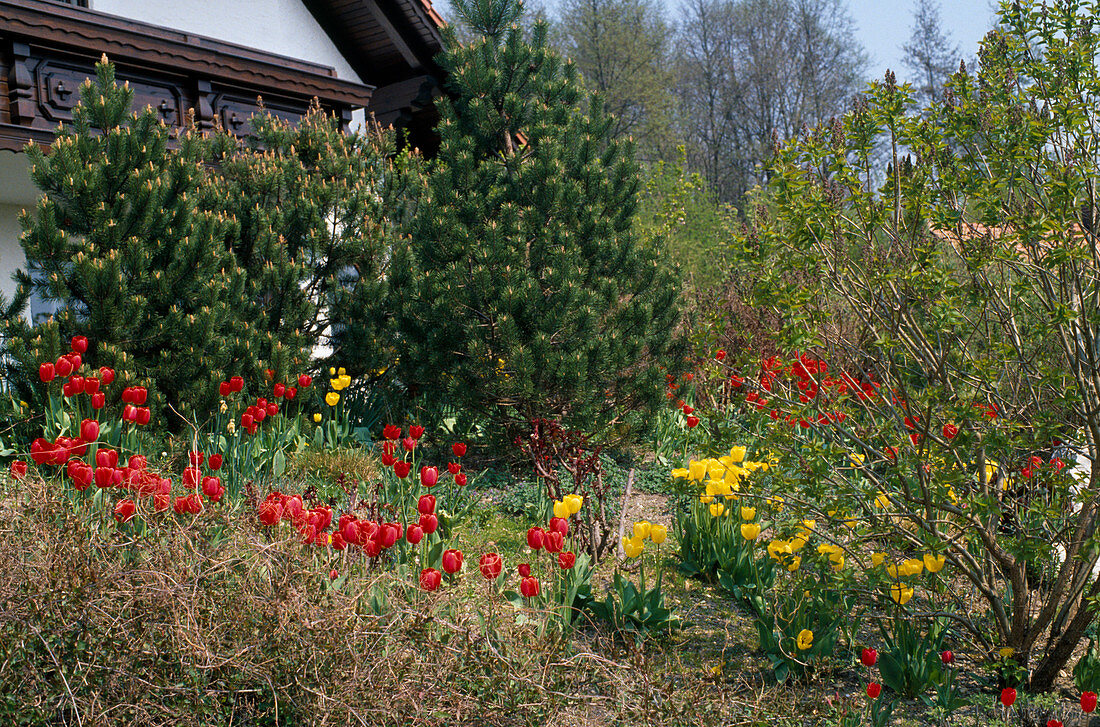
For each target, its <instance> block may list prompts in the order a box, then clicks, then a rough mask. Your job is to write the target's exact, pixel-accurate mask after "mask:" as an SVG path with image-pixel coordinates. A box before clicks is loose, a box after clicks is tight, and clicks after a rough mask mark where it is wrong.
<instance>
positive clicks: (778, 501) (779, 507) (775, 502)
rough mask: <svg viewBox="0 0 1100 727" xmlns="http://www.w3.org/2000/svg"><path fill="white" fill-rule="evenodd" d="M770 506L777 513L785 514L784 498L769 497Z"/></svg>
mask: <svg viewBox="0 0 1100 727" xmlns="http://www.w3.org/2000/svg"><path fill="white" fill-rule="evenodd" d="M768 504H769V505H771V506H772V507H774V508H775V511H776V512H783V498H782V497H779V496H775V497H769V498H768Z"/></svg>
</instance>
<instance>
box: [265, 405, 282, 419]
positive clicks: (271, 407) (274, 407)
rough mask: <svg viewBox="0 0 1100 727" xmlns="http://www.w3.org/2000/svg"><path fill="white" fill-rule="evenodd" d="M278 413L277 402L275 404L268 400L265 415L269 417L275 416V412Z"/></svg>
mask: <svg viewBox="0 0 1100 727" xmlns="http://www.w3.org/2000/svg"><path fill="white" fill-rule="evenodd" d="M278 413H279V405H278V404H276V403H275V402H273V401H272V402H269V403H268V405H267V415H268V416H269V417H273V416H275V415H276V414H278Z"/></svg>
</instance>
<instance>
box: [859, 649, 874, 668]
mask: <svg viewBox="0 0 1100 727" xmlns="http://www.w3.org/2000/svg"><path fill="white" fill-rule="evenodd" d="M859 661H860V663H861V664H863V666H866V667H872V666H874V665H875V662H877V661H878V652H877V651H875V650H874V649H864V650H863V652H862V653H860V655H859Z"/></svg>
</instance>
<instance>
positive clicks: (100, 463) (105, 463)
mask: <svg viewBox="0 0 1100 727" xmlns="http://www.w3.org/2000/svg"><path fill="white" fill-rule="evenodd" d="M95 463H96V466H97V467H118V452H117V451H115V450H113V449H100V450H99V451H97V452H96V453H95Z"/></svg>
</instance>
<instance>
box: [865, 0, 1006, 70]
mask: <svg viewBox="0 0 1100 727" xmlns="http://www.w3.org/2000/svg"><path fill="white" fill-rule="evenodd" d="M848 2H849V9H850V10H851V13H852V19H853V20H855V22H856V26H857V28H858V30H857V37H858V38H859V39H860V41H861V42H862V43H863V47H864V48H866V50H867V55H869V56H870V58H871V63H870V66H869V67H868V71H869V72H870V75H871V77H872V78H882V76H883V75H884V74H885V73H886V69H887V68H892V69H894V71H895V72H896V73H897V74H898V76H899V77H901V76H903V74H904V70H905V69H904V68H903V67H902V65H901V57H902V50H901V46H902V45H904V44H905V42H906V41H907V40H909V35H910V33H912V32H913V6H914V5H915V3H914V2H913V0H848ZM993 17H994V11H993V7H992V6H991V4H990V3H989V2H988V1H987V0H941V2H940V19H941V20H942V21H943V26H944V29H945V30H946V31H947V33H948V35H949V37H950V38H951V39H952V41H954V42H955V43H956V44H957V45H958V46H959V48H960V49H961V50H962V52H963V56H964V57H966V58H976V57H977V55H978V41H979V40H981V39H982V38H983V37H984V36H985V34H986V32H988V31H989V29H990V28H991V27H992V25H993V22H992V21H993Z"/></svg>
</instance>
